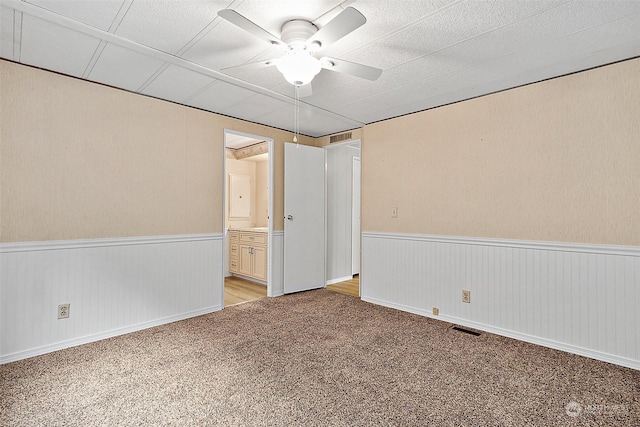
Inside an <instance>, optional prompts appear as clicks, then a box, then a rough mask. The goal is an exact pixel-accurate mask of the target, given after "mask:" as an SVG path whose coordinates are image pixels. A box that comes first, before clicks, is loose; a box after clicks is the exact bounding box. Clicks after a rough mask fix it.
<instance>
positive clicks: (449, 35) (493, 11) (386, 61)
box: [345, 0, 559, 70]
mask: <svg viewBox="0 0 640 427" xmlns="http://www.w3.org/2000/svg"><path fill="white" fill-rule="evenodd" d="M558 4H559V3H558ZM548 7H549V5H548V3H547V2H535V1H524V2H520V7H518V8H513V7H512V0H503V1H492V2H488V1H466V2H461V3H458V4H456V5H454V6H453V7H450V8H447V9H445V10H443V11H442V12H440V13H437V14H435V15H433V16H430V17H429V18H427V19H425V20H424V21H421V22H418V23H416V24H415V25H412V26H410V27H407V28H405V29H404V30H402V31H398V32H396V33H394V34H393V35H391V36H389V37H386V38H384V39H381V40H378V41H377V42H375V43H372V44H370V45H368V46H366V47H364V48H362V49H358V50H357V51H355V52H353V53H351V54H349V55H347V56H345V59H348V60H350V61H354V62H363V63H367V64H368V65H372V66H376V67H379V68H383V69H385V70H387V69H389V68H391V67H394V66H398V65H400V64H403V63H406V62H408V61H411V60H414V59H416V58H420V57H422V56H424V55H428V54H430V53H433V52H436V51H438V50H440V49H443V48H446V47H448V46H452V45H454V44H456V43H463V42H464V41H466V40H468V39H472V38H474V37H478V36H480V35H482V34H483V33H485V32H487V31H491V30H495V29H498V28H500V27H502V26H504V25H508V24H510V23H512V22H515V21H518V20H521V19H525V18H526V17H528V16H531V15H534V14H537V13H540V12H542V11H544V10H545V8H548ZM480 48H481V49H482V50H481V51H480V52H479V53H478V54H479V55H484V54H485V52H491V51H492V50H494V49H495V47H494V46H492V45H482V46H481V47H480ZM367 60H368V61H369V62H366V61H367ZM372 61H373V62H372Z"/></svg>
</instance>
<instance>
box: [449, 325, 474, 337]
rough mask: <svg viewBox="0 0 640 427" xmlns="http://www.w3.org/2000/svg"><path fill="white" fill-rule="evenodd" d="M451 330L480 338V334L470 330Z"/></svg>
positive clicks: (455, 327) (456, 327) (458, 327)
mask: <svg viewBox="0 0 640 427" xmlns="http://www.w3.org/2000/svg"><path fill="white" fill-rule="evenodd" d="M451 329H453V330H454V331H458V332H464V333H465V334H469V335H473V336H474V337H479V336H480V332H476V331H471V330H469V329H465V328H461V327H460V326H452V327H451Z"/></svg>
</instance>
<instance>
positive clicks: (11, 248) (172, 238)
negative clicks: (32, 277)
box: [0, 233, 223, 253]
mask: <svg viewBox="0 0 640 427" xmlns="http://www.w3.org/2000/svg"><path fill="white" fill-rule="evenodd" d="M222 239H223V234H222V233H206V234H176V235H166V236H141V237H114V238H100V239H76V240H49V241H38V242H14V243H0V253H10V252H29V251H49V250H56V249H79V248H101V247H107V246H127V245H151V244H159V243H182V242H195V241H205V240H213V241H215V240H222Z"/></svg>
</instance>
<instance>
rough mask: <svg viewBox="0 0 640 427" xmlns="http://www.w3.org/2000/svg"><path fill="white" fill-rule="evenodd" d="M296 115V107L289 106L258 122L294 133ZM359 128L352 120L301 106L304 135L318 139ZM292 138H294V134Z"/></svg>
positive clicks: (301, 126)
mask: <svg viewBox="0 0 640 427" xmlns="http://www.w3.org/2000/svg"><path fill="white" fill-rule="evenodd" d="M294 114H295V111H294V106H293V105H288V106H286V107H283V108H281V109H278V110H273V111H270V112H269V113H267V114H265V115H264V116H261V117H260V118H259V120H257V121H258V122H259V123H264V122H268V123H271V126H274V127H277V128H279V129H288V130H290V131H292V133H293V130H294V129H295V126H294ZM357 127H360V126H359V125H358V124H356V123H354V122H353V121H352V120H349V119H341V118H339V117H337V116H335V115H334V114H331V115H327V114H324V113H323V112H319V111H318V110H317V109H315V108H309V107H305V106H304V105H301V106H300V120H299V131H298V132H299V133H300V134H302V135H309V136H313V137H317V136H323V135H327V134H330V133H336V132H341V131H343V130H348V129H354V128H357ZM291 138H293V134H292V135H291Z"/></svg>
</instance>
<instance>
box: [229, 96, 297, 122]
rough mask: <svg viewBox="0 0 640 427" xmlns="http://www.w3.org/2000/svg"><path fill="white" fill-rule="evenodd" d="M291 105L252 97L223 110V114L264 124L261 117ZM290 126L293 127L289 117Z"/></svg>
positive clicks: (268, 98) (272, 99)
mask: <svg viewBox="0 0 640 427" xmlns="http://www.w3.org/2000/svg"><path fill="white" fill-rule="evenodd" d="M288 105H291V104H289V103H287V102H285V101H281V100H279V99H274V98H271V97H269V96H266V95H260V94H258V95H254V96H252V97H251V98H249V99H243V100H241V101H239V102H237V103H235V104H234V105H231V106H229V107H228V108H226V109H225V114H229V115H231V116H234V117H238V116H239V115H242V117H243V118H245V119H247V120H251V121H257V122H259V123H264V121H263V120H262V117H263V116H264V115H265V114H266V113H268V112H270V111H273V110H279V109H281V108H284V107H287V106H288ZM291 117H292V119H291V125H293V116H291Z"/></svg>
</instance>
